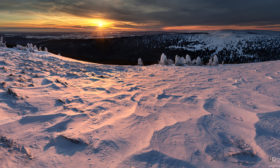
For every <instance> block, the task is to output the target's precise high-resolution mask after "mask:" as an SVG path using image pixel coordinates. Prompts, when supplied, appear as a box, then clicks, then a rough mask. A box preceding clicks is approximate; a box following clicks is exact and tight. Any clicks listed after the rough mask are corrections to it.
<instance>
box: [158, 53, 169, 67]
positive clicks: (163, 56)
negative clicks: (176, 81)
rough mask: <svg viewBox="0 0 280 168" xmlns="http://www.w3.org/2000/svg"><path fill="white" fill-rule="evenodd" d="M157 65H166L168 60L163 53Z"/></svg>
mask: <svg viewBox="0 0 280 168" xmlns="http://www.w3.org/2000/svg"><path fill="white" fill-rule="evenodd" d="M159 64H160V65H168V64H169V63H168V60H167V57H166V55H165V54H164V53H162V54H161V56H160V61H159Z"/></svg>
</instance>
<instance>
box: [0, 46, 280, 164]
mask: <svg viewBox="0 0 280 168" xmlns="http://www.w3.org/2000/svg"><path fill="white" fill-rule="evenodd" d="M162 58H163V59H162V61H161V62H162V64H166V63H168V62H167V61H166V57H164V56H163V57H162ZM186 61H187V62H188V61H189V59H188V58H187V59H186ZM195 61H196V60H195ZM196 62H199V61H196ZM279 67H280V62H279V61H275V62H265V63H256V64H242V65H223V66H221V65H219V66H185V67H177V66H159V65H153V66H146V67H143V66H134V67H133V66H109V65H100V64H93V63H85V62H81V61H74V60H71V59H66V58H63V57H60V56H57V55H53V54H50V53H48V52H43V51H34V52H29V51H25V50H17V49H7V48H0V73H1V78H0V115H1V118H0V167H3V168H4V167H34V168H38V167H94V168H106V167H109V168H114V167H116V168H117V167H122V168H126V167H127V168H131V167H135V168H143V167H166V168H167V167H168V168H172V167H174V168H175V167H176V168H183V167H188V168H189V167H191V168H192V167H215V168H217V167H269V166H273V165H277V162H275V161H277V159H275V158H280V155H279V153H280V141H279V136H280V135H279V132H280V131H279V123H280V117H279V116H280V104H279V102H280V96H279V95H280V89H279V86H280V70H279ZM221 72H222V73H221ZM272 157H273V158H274V159H273V161H274V162H272V161H270V160H271V159H269V158H272Z"/></svg>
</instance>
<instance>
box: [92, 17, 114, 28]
mask: <svg viewBox="0 0 280 168" xmlns="http://www.w3.org/2000/svg"><path fill="white" fill-rule="evenodd" d="M92 25H93V26H96V27H98V28H106V27H110V25H111V23H110V22H109V21H106V20H103V19H93V20H92Z"/></svg>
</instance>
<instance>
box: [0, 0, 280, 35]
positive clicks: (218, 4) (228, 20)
mask: <svg viewBox="0 0 280 168" xmlns="http://www.w3.org/2000/svg"><path fill="white" fill-rule="evenodd" d="M279 6H280V1H279V0H0V31H97V30H103V31H105V30H108V31H155V30H166V31H176V30H219V29H237V30H240V29H256V30H277V31H280V10H279Z"/></svg>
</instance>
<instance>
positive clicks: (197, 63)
mask: <svg viewBox="0 0 280 168" xmlns="http://www.w3.org/2000/svg"><path fill="white" fill-rule="evenodd" d="M195 64H196V65H202V62H201V58H200V57H197V58H196V61H195Z"/></svg>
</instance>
